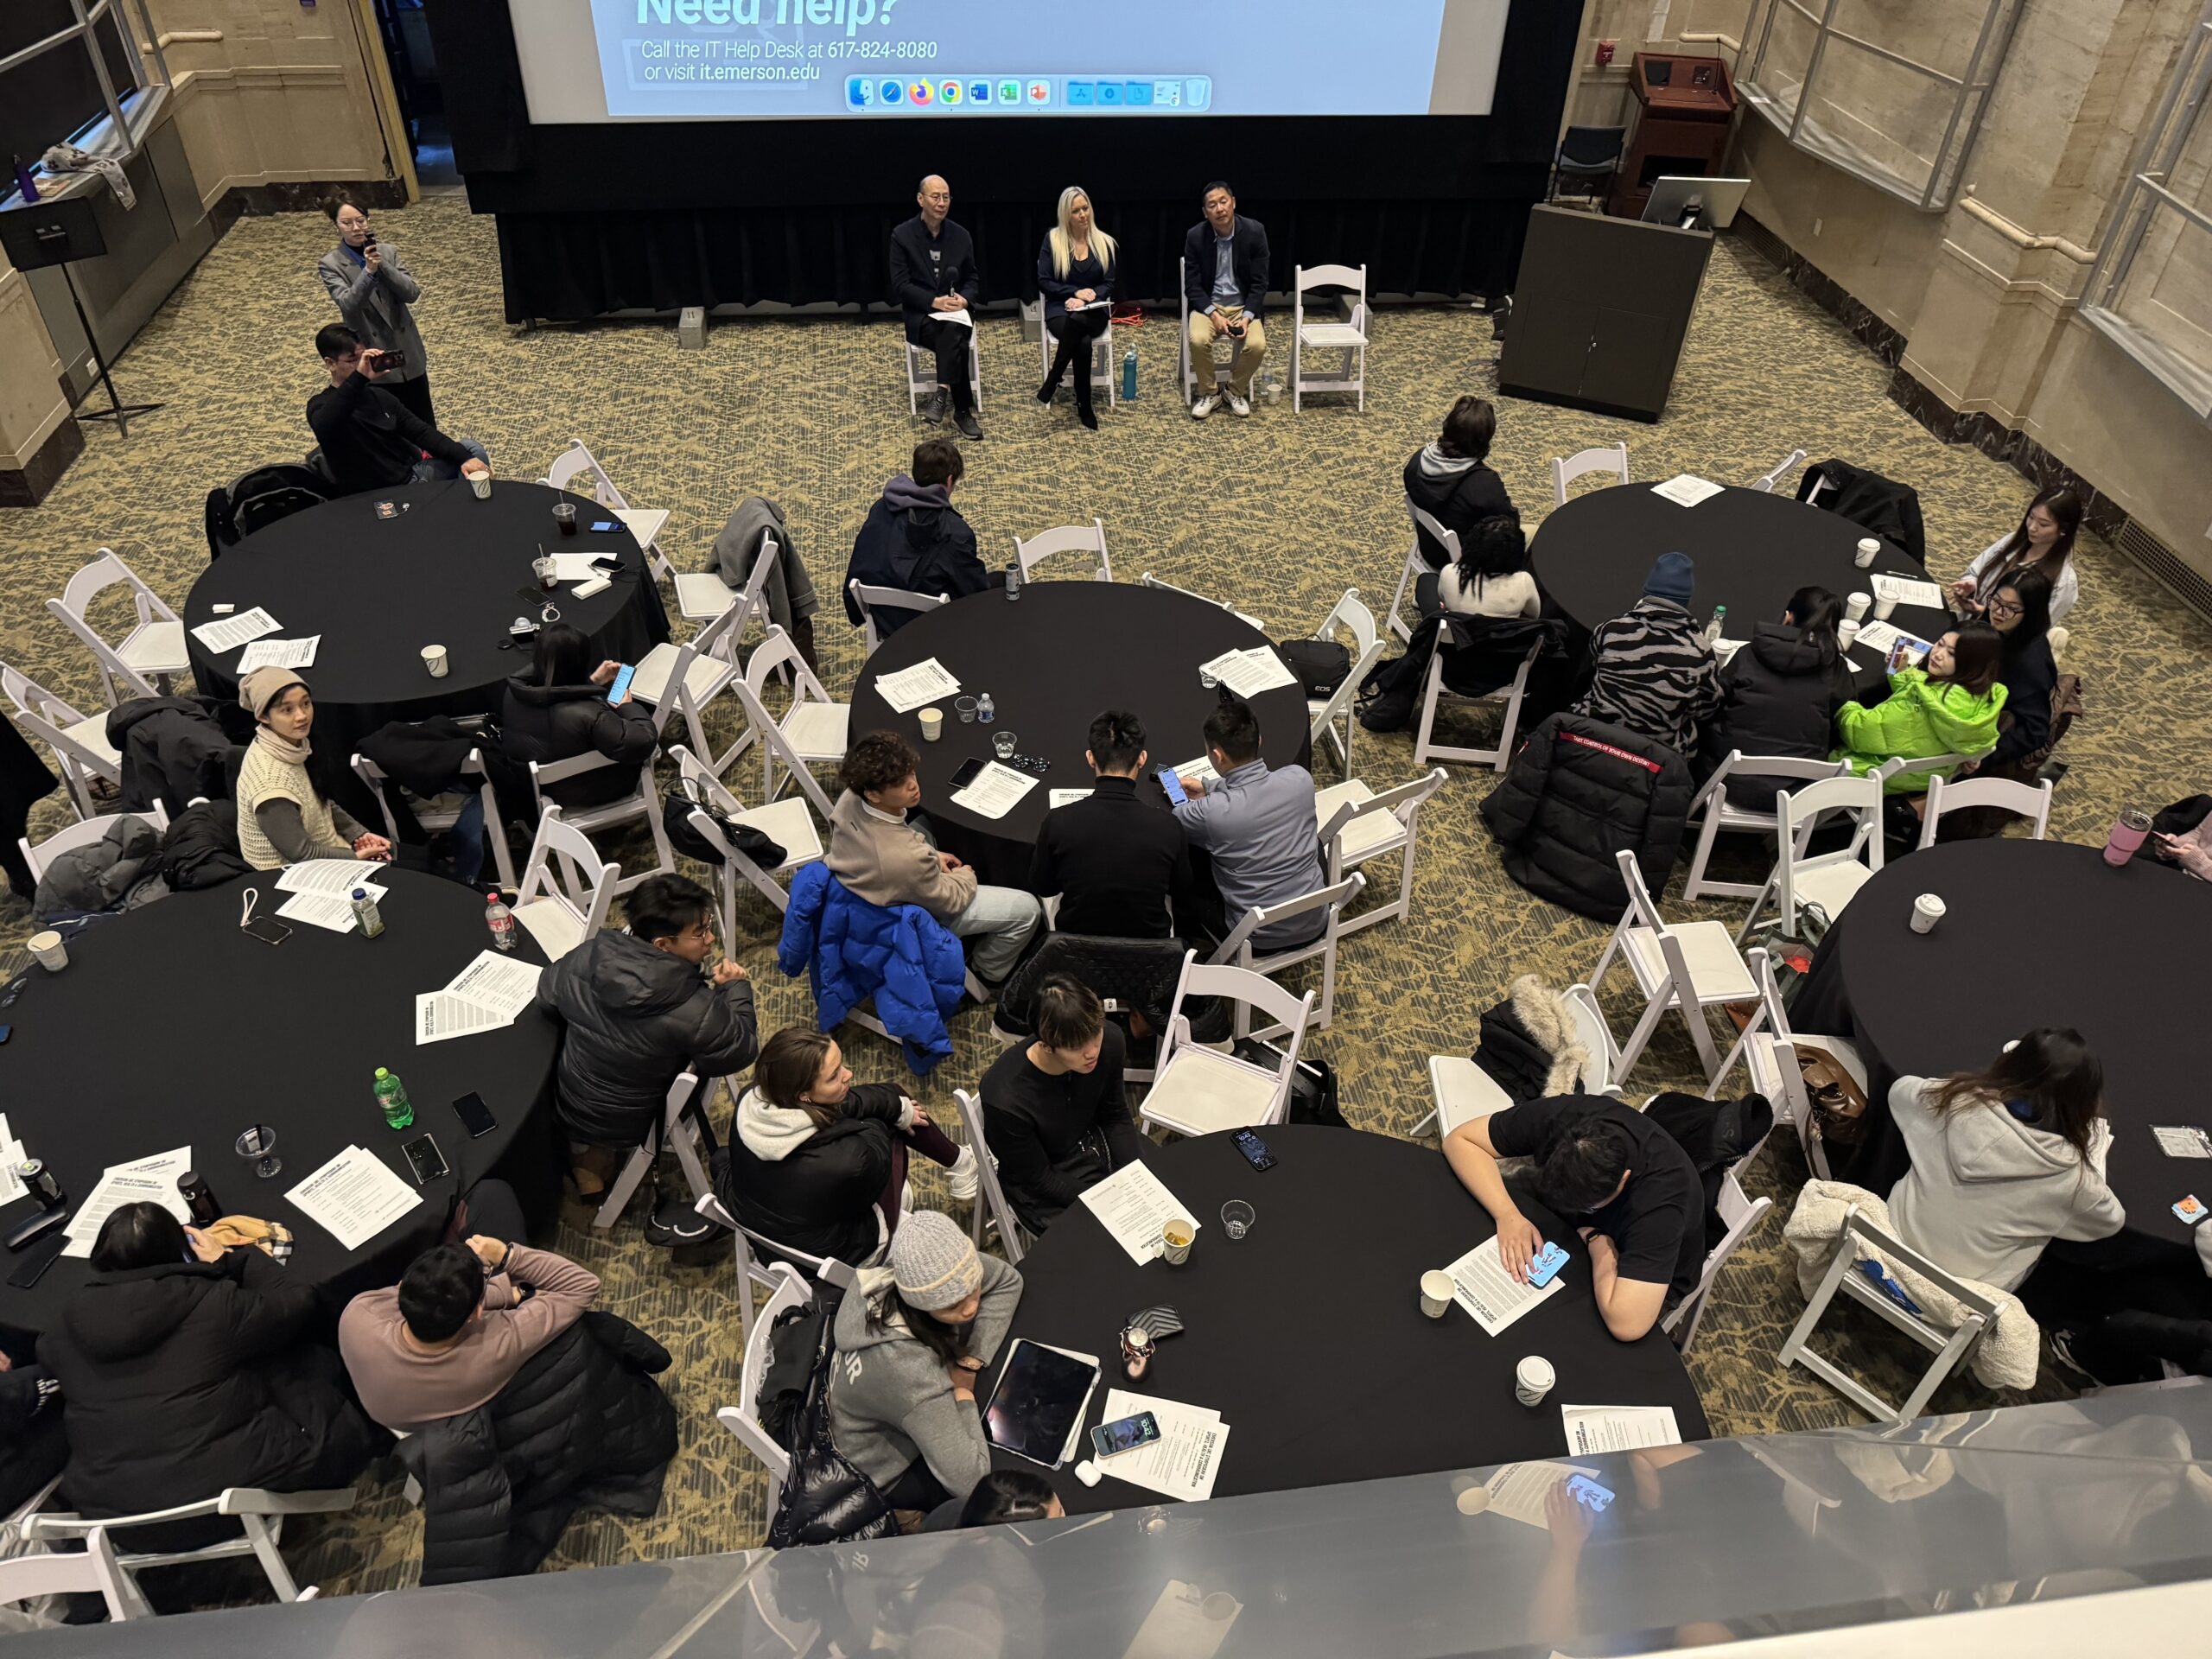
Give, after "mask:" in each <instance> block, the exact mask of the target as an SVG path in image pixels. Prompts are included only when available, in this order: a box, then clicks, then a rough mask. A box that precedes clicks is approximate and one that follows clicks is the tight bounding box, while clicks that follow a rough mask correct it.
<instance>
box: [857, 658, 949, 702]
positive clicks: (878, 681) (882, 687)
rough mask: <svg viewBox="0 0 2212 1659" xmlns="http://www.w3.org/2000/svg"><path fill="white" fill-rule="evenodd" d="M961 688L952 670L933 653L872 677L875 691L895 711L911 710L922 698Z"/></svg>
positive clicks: (939, 696) (933, 699)
mask: <svg viewBox="0 0 2212 1659" xmlns="http://www.w3.org/2000/svg"><path fill="white" fill-rule="evenodd" d="M958 690H960V682H959V681H958V680H957V679H955V678H953V677H952V673H951V671H950V670H949V669H948V668H946V667H945V665H944V664H943V663H940V662H939V661H938V659H937V658H934V657H930V658H924V659H923V660H922V661H920V662H918V663H916V664H914V665H913V666H912V667H911V668H902V669H900V670H899V671H898V672H897V673H895V674H879V675H877V676H876V677H875V694H876V696H880V697H881V698H882V699H883V700H884V701H885V702H887V703H889V704H890V705H891V707H892V709H893V711H894V712H895V713H898V714H901V715H908V714H912V712H913V711H914V710H915V709H918V708H920V707H921V706H922V705H923V704H924V703H925V702H938V701H940V700H942V699H944V698H945V697H949V696H952V695H953V694H954V693H955V692H957V691H958Z"/></svg>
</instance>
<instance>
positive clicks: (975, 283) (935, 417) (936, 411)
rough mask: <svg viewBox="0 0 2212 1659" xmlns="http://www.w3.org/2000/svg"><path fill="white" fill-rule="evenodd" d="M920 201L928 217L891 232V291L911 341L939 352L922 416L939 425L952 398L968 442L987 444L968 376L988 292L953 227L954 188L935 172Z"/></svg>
mask: <svg viewBox="0 0 2212 1659" xmlns="http://www.w3.org/2000/svg"><path fill="white" fill-rule="evenodd" d="M914 200H915V203H916V205H917V206H918V207H920V208H921V212H920V213H918V214H916V215H915V216H914V217H913V218H912V219H908V220H906V222H905V223H904V224H902V225H900V226H897V227H896V228H895V229H893V232H891V292H892V294H893V296H894V297H896V298H897V300H898V302H899V314H900V315H901V316H903V317H904V318H905V319H906V338H907V340H908V341H909V342H911V343H912V344H913V345H916V346H921V347H923V348H924V349H925V350H926V351H930V352H934V353H936V354H937V393H936V395H935V396H934V397H931V399H930V401H929V404H927V406H926V407H925V408H924V410H922V415H923V418H924V419H925V420H927V421H928V422H929V423H930V424H931V426H935V425H936V424H937V423H938V422H939V421H942V420H943V419H944V400H945V396H946V394H947V393H948V392H949V393H950V395H951V397H952V410H953V416H952V418H953V424H954V425H956V426H957V427H958V428H959V429H960V435H961V436H963V437H965V438H980V437H982V435H983V429H982V426H981V425H979V424H978V423H977V422H976V390H975V387H974V386H973V385H971V384H970V382H969V373H968V362H969V353H971V352H973V351H974V350H975V349H976V329H975V326H974V325H975V321H976V314H975V311H974V309H973V308H974V306H975V303H976V299H977V298H978V297H979V296H981V295H982V291H983V283H982V276H981V274H980V273H979V272H978V271H977V270H976V244H975V240H974V238H971V237H970V236H969V234H968V232H966V231H964V230H963V229H961V227H960V226H957V225H956V224H954V223H953V222H952V220H951V219H950V217H949V215H950V213H951V212H952V187H951V186H950V185H949V184H947V183H946V182H945V181H944V180H943V179H941V178H939V177H938V175H936V174H934V173H932V174H931V175H929V177H927V178H926V179H924V180H923V181H922V187H921V189H920V190H919V191H918V193H917V194H915V197H914Z"/></svg>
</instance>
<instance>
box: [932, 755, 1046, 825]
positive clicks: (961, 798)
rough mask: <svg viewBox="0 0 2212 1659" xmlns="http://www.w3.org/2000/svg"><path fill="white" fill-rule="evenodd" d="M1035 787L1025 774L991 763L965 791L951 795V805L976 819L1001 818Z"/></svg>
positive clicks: (1033, 780) (1035, 782)
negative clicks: (960, 808)
mask: <svg viewBox="0 0 2212 1659" xmlns="http://www.w3.org/2000/svg"><path fill="white" fill-rule="evenodd" d="M1036 787H1037V780H1036V779H1035V778H1033V777H1032V776H1031V775H1030V774H1029V773H1027V772H1016V771H1015V770H1014V768H1013V767H1012V766H1001V765H1000V764H999V763H998V762H997V761H995V760H994V761H992V762H991V763H990V765H988V766H985V767H984V768H983V770H982V772H979V773H978V774H976V781H975V782H974V783H972V784H970V785H968V787H967V788H965V789H957V790H955V791H952V801H953V804H955V805H957V806H963V807H965V808H967V809H968V810H969V811H970V812H973V813H974V814H975V815H976V817H979V818H1002V817H1006V815H1007V813H1009V812H1011V811H1013V810H1014V808H1015V807H1016V806H1017V805H1018V804H1020V801H1021V798H1022V797H1023V796H1025V795H1027V793H1028V792H1029V791H1031V790H1033V789H1034V788H1036Z"/></svg>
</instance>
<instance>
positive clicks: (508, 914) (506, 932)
mask: <svg viewBox="0 0 2212 1659" xmlns="http://www.w3.org/2000/svg"><path fill="white" fill-rule="evenodd" d="M484 919H485V921H486V922H487V923H488V924H490V925H491V929H492V943H493V944H496V945H498V946H499V949H500V950H513V949H514V948H515V934H516V932H517V931H518V930H517V928H516V927H515V913H514V912H512V910H509V909H508V908H507V907H506V905H505V903H504V902H503V901H502V900H501V899H500V898H499V894H498V893H487V894H486V895H485V899H484Z"/></svg>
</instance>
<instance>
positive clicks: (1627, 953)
mask: <svg viewBox="0 0 2212 1659" xmlns="http://www.w3.org/2000/svg"><path fill="white" fill-rule="evenodd" d="M1618 858H1619V862H1620V870H1621V883H1622V885H1623V886H1624V887H1626V888H1627V890H1628V907H1627V909H1625V910H1624V911H1623V912H1621V919H1620V925H1618V926H1617V927H1615V928H1614V929H1613V935H1612V937H1611V938H1610V939H1608V940H1606V941H1605V954H1604V955H1602V956H1600V957H1599V958H1598V966H1597V969H1596V970H1595V971H1594V972H1593V973H1592V974H1591V976H1590V982H1589V983H1590V988H1591V990H1592V993H1593V994H1596V993H1599V992H1602V991H1603V990H1604V989H1605V974H1606V971H1607V970H1608V969H1611V966H1612V963H1613V958H1614V957H1615V956H1616V955H1618V956H1621V957H1626V958H1627V960H1628V964H1629V969H1630V972H1631V973H1632V974H1633V975H1634V976H1635V978H1636V986H1637V990H1638V991H1639V992H1641V993H1642V994H1643V1003H1644V1006H1643V1017H1642V1018H1641V1019H1640V1020H1637V1024H1636V1029H1635V1030H1634V1031H1632V1032H1631V1033H1629V1039H1628V1041H1627V1042H1625V1043H1624V1044H1622V1045H1621V1046H1620V1050H1619V1058H1618V1059H1617V1060H1616V1061H1615V1062H1614V1064H1613V1066H1612V1081H1613V1082H1614V1083H1615V1084H1618V1083H1620V1082H1622V1081H1623V1080H1624V1079H1625V1078H1626V1077H1628V1075H1629V1073H1630V1072H1631V1071H1634V1070H1636V1063H1637V1060H1638V1059H1639V1058H1642V1057H1643V1050H1644V1046H1645V1045H1646V1044H1647V1043H1649V1041H1650V1040H1651V1033H1653V1032H1654V1031H1656V1029H1658V1026H1659V1020H1660V1017H1661V1016H1662V1014H1665V1013H1666V1012H1667V1010H1668V1009H1669V1008H1674V1009H1677V1010H1679V1011H1680V1013H1681V1016H1682V1023H1683V1024H1684V1025H1686V1026H1688V1027H1689V1032H1690V1040H1691V1042H1692V1043H1694V1045H1695V1046H1696V1047H1697V1053H1698V1058H1699V1059H1700V1060H1701V1061H1702V1062H1704V1065H1705V1076H1706V1081H1707V1083H1708V1084H1710V1083H1711V1082H1712V1081H1713V1079H1714V1078H1716V1077H1719V1075H1720V1052H1719V1050H1718V1049H1716V1048H1715V1047H1714V1046H1713V1030H1712V1027H1711V1026H1710V1025H1708V1024H1707V1019H1706V1012H1705V1011H1706V1010H1707V1008H1710V1007H1718V1006H1719V1005H1720V1004H1722V1003H1724V1002H1750V1001H1755V1000H1756V999H1757V998H1758V994H1759V988H1758V981H1756V980H1754V979H1753V978H1752V977H1751V970H1750V969H1748V968H1746V967H1745V965H1744V959H1743V957H1740V956H1738V955H1737V954H1736V946H1735V945H1734V944H1733V943H1732V942H1731V940H1730V939H1729V937H1728V930H1727V929H1726V928H1725V927H1723V926H1722V925H1720V924H1719V922H1676V923H1675V924H1674V925H1671V926H1670V925H1668V924H1667V923H1666V922H1664V921H1662V920H1661V919H1660V916H1659V909H1658V906H1656V905H1654V904H1653V903H1652V902H1651V894H1650V893H1649V891H1648V890H1647V889H1646V888H1645V887H1644V885H1643V870H1642V869H1641V868H1638V867H1637V861H1636V855H1635V854H1634V853H1632V852H1630V851H1629V850H1628V849H1626V848H1623V849H1621V851H1620V853H1619V855H1618ZM1610 1035H1611V1033H1610V1031H1609V1032H1608V1039H1609V1040H1610Z"/></svg>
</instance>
